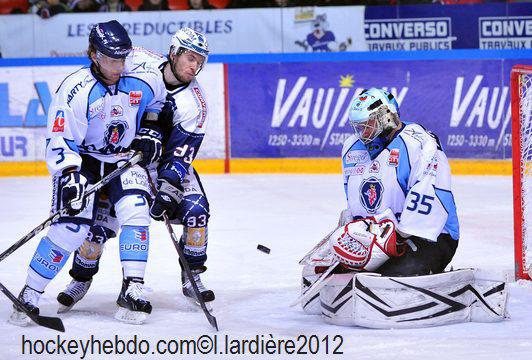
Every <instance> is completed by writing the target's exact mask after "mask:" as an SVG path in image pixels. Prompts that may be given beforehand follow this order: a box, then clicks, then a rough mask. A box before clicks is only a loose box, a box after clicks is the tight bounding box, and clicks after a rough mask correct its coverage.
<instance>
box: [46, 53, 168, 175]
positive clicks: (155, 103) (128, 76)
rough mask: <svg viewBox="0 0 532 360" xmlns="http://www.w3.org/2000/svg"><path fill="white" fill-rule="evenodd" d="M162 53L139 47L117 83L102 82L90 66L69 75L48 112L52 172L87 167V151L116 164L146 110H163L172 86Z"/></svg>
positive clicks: (47, 155) (48, 160)
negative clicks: (168, 86) (83, 161)
mask: <svg viewBox="0 0 532 360" xmlns="http://www.w3.org/2000/svg"><path fill="white" fill-rule="evenodd" d="M160 62H161V57H158V56H156V55H154V54H152V53H149V52H147V51H145V50H144V49H141V48H134V49H133V51H131V53H130V54H129V55H128V57H127V58H126V63H125V69H124V72H123V73H122V75H121V77H120V80H119V81H118V83H117V84H116V85H112V86H107V85H105V84H104V83H103V82H101V81H99V80H98V77H97V75H95V74H94V73H93V71H92V70H91V68H90V67H83V68H81V69H80V70H78V71H76V72H75V73H73V74H71V75H69V76H68V77H67V78H66V79H65V80H64V81H63V83H62V84H61V85H60V86H59V88H58V89H57V91H56V93H55V95H54V97H53V100H52V103H51V105H50V108H49V110H48V129H47V136H46V162H47V165H48V169H49V171H50V173H51V174H52V175H55V174H58V173H60V172H61V171H62V170H64V169H65V168H67V167H72V166H75V167H77V168H78V169H79V168H80V167H81V155H84V154H86V155H89V156H91V157H93V158H96V159H97V160H100V161H102V162H106V163H115V162H117V161H118V160H119V159H120V158H121V157H122V156H123V155H122V153H123V152H125V151H126V150H127V149H128V147H129V146H130V144H131V141H132V140H133V138H134V137H135V135H136V133H137V130H138V128H139V126H140V120H141V118H142V116H143V114H144V113H145V112H153V113H159V112H160V111H161V109H162V106H163V105H164V101H165V97H166V89H165V87H164V82H163V81H162V76H161V72H160V71H159V69H158V64H159V63H160Z"/></svg>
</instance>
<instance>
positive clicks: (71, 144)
mask: <svg viewBox="0 0 532 360" xmlns="http://www.w3.org/2000/svg"><path fill="white" fill-rule="evenodd" d="M64 140H65V142H66V144H67V146H68V148H69V149H70V150H72V151H74V152H76V153H78V154H79V149H78V146H77V145H76V143H75V142H74V140H68V139H64Z"/></svg>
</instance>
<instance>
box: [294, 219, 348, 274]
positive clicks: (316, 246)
mask: <svg viewBox="0 0 532 360" xmlns="http://www.w3.org/2000/svg"><path fill="white" fill-rule="evenodd" d="M342 226H343V225H340V226H338V227H337V228H335V229H334V230H333V231H331V232H330V233H328V234H327V235H326V236H325V237H324V238H323V239H321V241H320V242H319V243H317V244H316V245H315V246H314V247H313V248H312V249H310V251H309V252H307V253H306V254H305V256H303V258H302V259H301V260H299V265H305V263H306V262H307V261H308V259H310V257H311V256H312V255H313V254H314V253H315V252H316V250H318V249H319V248H320V247H321V246H322V245H323V244H325V243H326V242H327V241H328V240H329V238H330V237H331V235H332V234H333V233H334V232H335V231H336V230H338V229H339V228H341V227H342Z"/></svg>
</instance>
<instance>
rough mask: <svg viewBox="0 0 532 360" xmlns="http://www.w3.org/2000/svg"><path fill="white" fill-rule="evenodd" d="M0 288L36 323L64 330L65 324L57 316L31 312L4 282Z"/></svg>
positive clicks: (0, 284)
mask: <svg viewBox="0 0 532 360" xmlns="http://www.w3.org/2000/svg"><path fill="white" fill-rule="evenodd" d="M0 290H1V291H2V292H3V293H4V294H5V295H6V296H7V297H8V298H9V300H11V301H12V302H13V304H15V306H16V307H17V309H19V310H22V311H24V313H25V314H26V315H28V317H29V318H30V319H32V320H33V321H34V322H35V323H36V324H37V325H40V326H44V327H47V328H49V329H53V330H57V331H61V332H65V326H64V325H63V321H61V319H60V318H58V317H48V316H41V315H35V314H32V313H31V312H30V311H29V310H28V309H27V308H26V306H24V304H23V303H22V302H21V301H20V300H19V299H17V297H16V296H15V295H13V294H12V293H11V291H9V290H8V289H7V288H6V287H5V286H4V284H2V283H0Z"/></svg>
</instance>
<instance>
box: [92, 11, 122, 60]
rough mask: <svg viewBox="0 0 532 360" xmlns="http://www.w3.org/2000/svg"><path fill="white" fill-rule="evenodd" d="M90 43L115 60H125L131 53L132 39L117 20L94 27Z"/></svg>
mask: <svg viewBox="0 0 532 360" xmlns="http://www.w3.org/2000/svg"><path fill="white" fill-rule="evenodd" d="M89 43H90V44H91V45H92V46H94V47H95V48H96V50H98V51H99V52H101V53H102V54H104V55H107V56H109V57H111V58H114V59H121V58H125V57H126V56H127V54H129V52H130V51H131V39H130V38H129V35H128V34H127V31H126V29H124V27H123V26H122V25H121V24H120V23H119V22H118V21H116V20H111V21H109V22H105V23H98V24H96V25H94V26H93V28H92V30H91V33H90V35H89Z"/></svg>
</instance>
